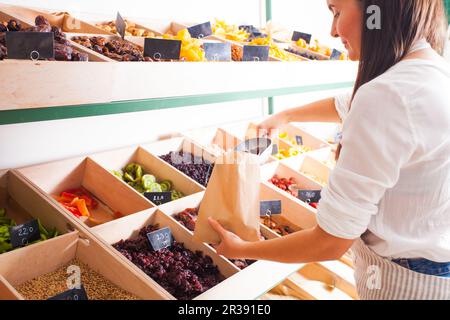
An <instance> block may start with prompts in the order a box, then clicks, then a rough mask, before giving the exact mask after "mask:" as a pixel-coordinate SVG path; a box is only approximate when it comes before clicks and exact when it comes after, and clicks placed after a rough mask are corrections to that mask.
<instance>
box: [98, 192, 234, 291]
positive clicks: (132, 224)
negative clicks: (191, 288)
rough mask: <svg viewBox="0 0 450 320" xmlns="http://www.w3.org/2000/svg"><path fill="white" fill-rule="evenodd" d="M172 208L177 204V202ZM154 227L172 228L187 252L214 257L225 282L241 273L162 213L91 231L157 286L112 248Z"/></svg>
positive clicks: (149, 212) (148, 213) (149, 213)
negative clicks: (143, 230) (147, 227)
mask: <svg viewBox="0 0 450 320" xmlns="http://www.w3.org/2000/svg"><path fill="white" fill-rule="evenodd" d="M195 196H196V195H195ZM173 204H175V202H174V203H173ZM166 205H167V204H166ZM177 205H178V204H177ZM155 224H158V225H159V226H160V227H161V228H163V227H169V228H170V229H171V232H172V235H173V238H174V239H175V240H176V241H177V242H181V243H183V244H184V246H185V248H187V249H189V250H191V251H194V252H195V251H197V250H198V251H201V252H203V253H204V254H205V255H207V256H209V257H211V258H212V260H213V262H214V264H215V265H216V266H217V267H218V269H219V271H220V273H221V274H222V275H223V276H224V277H225V279H227V278H229V277H231V276H233V275H234V274H236V273H237V272H238V269H237V268H236V267H235V266H234V265H233V264H232V263H230V262H229V261H227V260H226V259H224V258H223V257H221V256H218V255H217V254H216V252H215V251H214V250H213V249H212V248H211V247H209V246H207V245H205V244H203V243H198V242H195V241H194V240H193V238H192V235H191V234H190V233H189V232H187V231H186V230H185V229H184V228H181V227H180V225H179V224H178V222H177V221H175V220H174V219H173V218H171V217H169V216H167V215H166V214H164V213H163V212H162V211H160V210H156V211H155V209H149V210H145V211H142V212H139V213H137V214H134V215H130V216H128V217H125V218H123V219H120V220H116V221H112V222H109V223H106V224H103V225H101V226H97V227H94V228H92V231H93V232H94V233H95V234H96V235H97V236H98V237H99V238H101V239H102V240H103V241H105V242H106V243H108V244H110V245H111V246H110V249H111V250H113V251H114V252H115V253H116V254H117V255H118V256H120V258H121V259H122V261H123V262H124V263H126V264H128V265H129V266H130V267H132V268H134V269H135V270H136V271H139V273H140V274H141V275H142V276H143V277H145V278H147V280H148V281H149V282H151V283H154V284H156V281H154V280H153V279H151V278H150V277H149V276H148V275H146V274H145V273H144V272H143V271H141V270H140V269H139V268H138V267H137V266H136V265H134V264H133V263H132V262H131V261H129V260H128V259H127V258H126V257H125V256H123V255H122V254H121V253H119V252H118V251H117V250H116V249H114V248H113V247H112V244H114V243H117V242H118V241H120V240H126V239H133V238H135V237H136V236H137V235H138V233H139V230H140V229H141V228H143V227H145V226H148V225H155ZM224 281H226V280H224ZM160 289H161V290H162V291H164V292H165V293H166V295H167V296H168V297H170V298H171V299H175V297H173V296H172V295H171V294H170V293H169V292H167V291H165V290H164V289H163V288H162V287H160ZM215 298H216V299H220V296H217V297H215Z"/></svg>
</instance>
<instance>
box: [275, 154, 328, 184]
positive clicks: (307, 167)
mask: <svg viewBox="0 0 450 320" xmlns="http://www.w3.org/2000/svg"><path fill="white" fill-rule="evenodd" d="M283 163H284V164H285V165H287V166H288V167H290V168H292V169H294V170H296V171H298V172H300V173H302V174H303V175H305V176H307V177H308V178H310V179H311V180H313V181H315V182H317V183H318V184H320V185H322V186H326V185H327V184H328V178H329V177H330V172H331V169H330V168H329V167H328V166H326V165H325V164H324V163H322V162H321V161H319V160H317V159H314V158H313V157H311V156H309V155H306V156H305V157H303V158H288V159H285V160H283Z"/></svg>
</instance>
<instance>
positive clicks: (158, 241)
mask: <svg viewBox="0 0 450 320" xmlns="http://www.w3.org/2000/svg"><path fill="white" fill-rule="evenodd" d="M147 238H148V241H149V242H150V245H151V247H152V248H153V250H155V251H159V250H161V249H164V248H167V247H170V246H171V245H172V232H171V231H170V228H169V227H166V228H162V229H159V230H156V231H153V232H149V233H147Z"/></svg>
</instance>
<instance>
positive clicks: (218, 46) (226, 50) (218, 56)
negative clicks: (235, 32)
mask: <svg viewBox="0 0 450 320" xmlns="http://www.w3.org/2000/svg"><path fill="white" fill-rule="evenodd" d="M203 47H204V48H205V56H206V60H208V61H231V43H215V42H206V43H204V44H203Z"/></svg>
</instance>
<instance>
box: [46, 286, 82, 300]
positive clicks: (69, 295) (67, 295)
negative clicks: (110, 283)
mask: <svg viewBox="0 0 450 320" xmlns="http://www.w3.org/2000/svg"><path fill="white" fill-rule="evenodd" d="M47 300H88V296H87V293H86V290H85V289H84V286H83V285H81V287H80V289H70V290H67V291H64V292H63V293H60V294H57V295H56V296H53V297H51V298H48V299H47Z"/></svg>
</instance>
